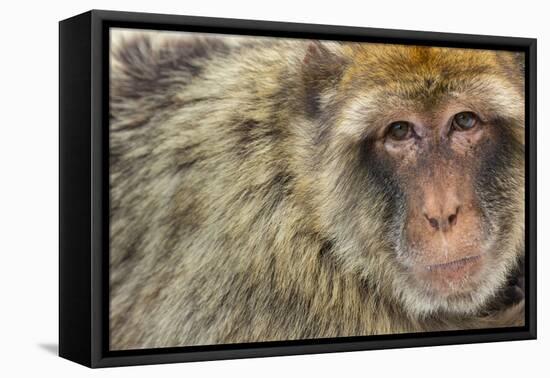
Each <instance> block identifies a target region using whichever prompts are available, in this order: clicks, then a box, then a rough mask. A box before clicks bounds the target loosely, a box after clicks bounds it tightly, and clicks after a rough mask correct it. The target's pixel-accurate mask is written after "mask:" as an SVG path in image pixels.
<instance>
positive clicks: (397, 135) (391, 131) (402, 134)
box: [386, 121, 413, 140]
mask: <svg viewBox="0 0 550 378" xmlns="http://www.w3.org/2000/svg"><path fill="white" fill-rule="evenodd" d="M412 129H413V128H412V124H411V123H410V122H407V121H397V122H393V123H390V126H389V127H388V131H387V133H386V135H387V136H388V137H390V138H391V139H393V140H405V139H408V138H410V137H411V135H412Z"/></svg>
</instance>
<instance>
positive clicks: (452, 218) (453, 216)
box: [449, 214, 456, 226]
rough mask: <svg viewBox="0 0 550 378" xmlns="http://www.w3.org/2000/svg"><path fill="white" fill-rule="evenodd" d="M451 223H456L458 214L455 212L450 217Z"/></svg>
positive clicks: (452, 224)
mask: <svg viewBox="0 0 550 378" xmlns="http://www.w3.org/2000/svg"><path fill="white" fill-rule="evenodd" d="M449 224H450V225H451V226H454V225H455V224H456V214H453V215H451V216H450V217H449Z"/></svg>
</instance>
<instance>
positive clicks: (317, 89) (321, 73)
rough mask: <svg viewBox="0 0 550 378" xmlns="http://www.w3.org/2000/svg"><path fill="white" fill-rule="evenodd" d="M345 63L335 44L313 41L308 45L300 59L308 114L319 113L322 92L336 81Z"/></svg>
mask: <svg viewBox="0 0 550 378" xmlns="http://www.w3.org/2000/svg"><path fill="white" fill-rule="evenodd" d="M347 63H348V59H347V58H346V57H345V56H344V54H343V53H342V51H341V48H340V46H338V45H337V44H331V43H329V44H327V43H323V42H320V41H313V42H311V43H310V44H309V45H308V47H307V50H306V53H305V56H304V58H303V61H302V81H303V85H304V94H305V105H306V109H307V113H308V115H310V116H315V115H317V114H319V111H320V110H321V109H320V107H321V106H320V105H321V96H322V94H323V92H324V91H326V90H327V89H330V88H332V87H334V86H335V85H336V84H337V83H338V81H339V80H340V78H341V77H342V74H343V72H344V70H345V67H346V65H347Z"/></svg>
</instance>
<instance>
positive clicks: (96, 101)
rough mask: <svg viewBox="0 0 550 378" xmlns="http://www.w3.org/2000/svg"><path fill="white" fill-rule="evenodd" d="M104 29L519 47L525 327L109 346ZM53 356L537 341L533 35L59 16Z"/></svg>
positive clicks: (234, 353) (102, 360) (237, 353)
mask: <svg viewBox="0 0 550 378" xmlns="http://www.w3.org/2000/svg"><path fill="white" fill-rule="evenodd" d="M110 27H125V28H141V29H158V30H174V31H175V30H180V31H194V32H209V33H221V34H225V33H230V34H245V35H258V36H260V35H261V36H276V37H289V38H297V37H299V38H315V39H327V40H347V41H365V42H385V43H400V44H416V45H430V46H445V47H468V48H476V49H501V50H513V51H521V52H525V54H526V55H525V56H526V66H525V74H526V104H525V106H526V109H525V115H526V158H527V159H526V165H527V167H526V172H527V179H526V219H525V225H526V238H525V242H526V249H525V253H526V255H525V270H526V283H525V286H526V287H525V289H526V308H525V309H526V325H525V326H524V327H518V328H505V329H502V328H501V329H483V330H464V331H448V332H430V333H426V334H418V333H415V334H399V335H385V336H364V337H363V336H361V337H359V336H358V337H345V338H335V339H317V340H301V341H280V342H262V343H249V344H227V345H212V346H190V347H177V348H159V349H142V350H128V351H109V350H108V332H107V330H108V319H109V318H108V293H109V292H108V268H109V266H108V253H109V251H108V246H109V242H108V235H109V203H108V198H109V187H108V168H109V166H108V153H109V151H108V124H109V117H108V98H109V93H108V91H109V85H108V83H109V81H108V80H109V79H108V55H109V38H108V35H109V34H108V30H109V28H110ZM59 89H60V95H59V127H60V130H59V159H60V161H59V186H60V191H59V212H60V224H59V355H60V356H62V357H64V358H67V359H69V360H72V361H75V362H77V363H80V364H83V365H86V366H89V367H108V366H120V365H138V364H156V363H168V362H186V361H201V360H218V359H232V358H248V357H265V356H279V355H296V354H308V353H326V352H343V351H354V350H369V349H385V348H405V347H416V346H432V345H448V344H459V343H479V342H495V341H507V340H525V339H534V338H536V321H537V318H536V39H530V38H515V37H497V36H485V35H466V34H449V33H433V32H418V31H405V30H386V29H373V28H357V27H343V26H328V25H311V24H296V23H283V22H266V21H249V20H236V19H222V18H204V17H188V16H175V15H162V14H145V13H127V12H113V11H102V10H92V11H89V12H86V13H83V14H81V15H78V16H75V17H72V18H69V19H66V20H63V21H61V22H60V23H59Z"/></svg>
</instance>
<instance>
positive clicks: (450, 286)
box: [414, 255, 483, 297]
mask: <svg viewBox="0 0 550 378" xmlns="http://www.w3.org/2000/svg"><path fill="white" fill-rule="evenodd" d="M482 270H483V256H482V255H475V256H468V257H463V258H459V259H456V260H452V261H448V262H444V263H435V264H428V265H425V264H422V265H417V267H416V268H415V269H414V271H415V276H416V278H417V280H419V281H420V282H423V283H424V284H423V285H422V286H423V287H424V288H426V289H427V290H428V292H431V293H432V294H434V295H438V296H440V295H442V296H445V297H447V296H449V295H452V296H454V295H459V294H465V293H468V292H471V291H473V290H476V287H477V286H478V284H479V278H480V273H481V271H482Z"/></svg>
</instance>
